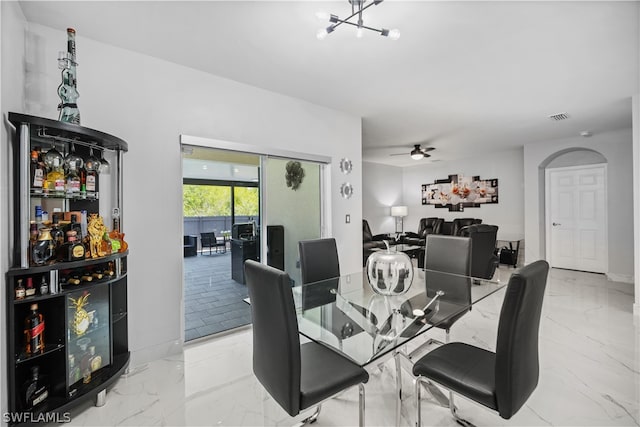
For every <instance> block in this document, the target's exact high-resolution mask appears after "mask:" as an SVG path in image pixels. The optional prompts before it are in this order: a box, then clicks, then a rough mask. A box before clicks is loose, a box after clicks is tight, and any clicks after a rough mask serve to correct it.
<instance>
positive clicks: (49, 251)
mask: <svg viewBox="0 0 640 427" xmlns="http://www.w3.org/2000/svg"><path fill="white" fill-rule="evenodd" d="M31 252H32V253H31V257H32V258H31V259H32V260H33V262H34V263H35V264H36V265H42V264H45V263H46V262H47V261H49V260H51V259H53V257H54V256H55V255H56V245H55V243H54V241H53V238H52V237H51V229H49V228H41V229H40V234H39V235H38V240H37V241H36V242H35V243H34V244H33V249H32V251H31Z"/></svg>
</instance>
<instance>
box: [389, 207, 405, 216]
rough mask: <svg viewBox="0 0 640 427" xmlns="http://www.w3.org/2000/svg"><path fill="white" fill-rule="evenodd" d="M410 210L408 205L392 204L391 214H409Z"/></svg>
mask: <svg viewBox="0 0 640 427" xmlns="http://www.w3.org/2000/svg"><path fill="white" fill-rule="evenodd" d="M407 215H408V210H407V207H406V206H391V216H399V217H403V216H407Z"/></svg>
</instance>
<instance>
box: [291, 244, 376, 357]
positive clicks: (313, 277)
mask: <svg viewBox="0 0 640 427" xmlns="http://www.w3.org/2000/svg"><path fill="white" fill-rule="evenodd" d="M298 251H299V252H300V274H301V276H302V283H303V284H305V283H314V282H319V281H321V280H325V281H326V280H327V279H334V278H335V279H336V280H335V281H333V282H328V281H327V282H325V283H323V284H322V286H323V287H330V286H333V287H335V288H336V289H337V287H338V283H339V282H338V280H337V278H338V277H340V261H339V259H338V247H337V245H336V239H334V238H331V237H329V238H323V239H312V240H301V241H300V242H298ZM318 295H322V296H323V298H321V299H320V300H318V298H317V296H318ZM329 298H332V299H333V300H334V301H335V298H336V297H335V294H334V293H331V292H318V289H317V286H315V287H313V288H309V287H303V289H302V309H303V310H308V309H312V308H314V307H317V306H319V305H325V304H327V303H329V302H331V301H329ZM351 305H352V306H353V307H354V308H355V309H356V310H358V311H359V312H360V313H361V314H362V315H363V316H368V317H369V319H370V320H371V321H372V322H374V323H375V322H376V321H377V319H376V317H375V316H374V315H373V314H372V313H369V312H368V310H367V309H365V308H364V307H361V306H359V305H357V304H353V303H352V304H351ZM330 310H331V311H330V313H329V314H328V315H329V316H330V319H327V322H326V326H327V329H329V330H330V331H331V333H332V334H334V335H335V336H336V337H338V340H339V346H340V348H342V340H343V339H345V338H349V337H351V336H353V335H356V334H359V333H360V332H363V331H364V329H362V327H360V326H358V324H357V323H356V322H354V321H353V320H352V319H351V318H350V317H349V316H347V315H346V314H345V313H344V312H342V311H341V310H340V309H339V308H338V307H336V306H335V305H331V306H330Z"/></svg>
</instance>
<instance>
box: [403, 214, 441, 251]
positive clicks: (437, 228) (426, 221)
mask: <svg viewBox="0 0 640 427" xmlns="http://www.w3.org/2000/svg"><path fill="white" fill-rule="evenodd" d="M443 223H444V219H442V218H436V217H429V218H421V219H420V222H419V223H418V232H417V233H413V232H411V231H408V232H406V233H405V238H404V240H403V243H406V244H408V245H416V246H424V245H425V244H426V241H425V239H426V238H427V234H440V233H441V231H442V224H443Z"/></svg>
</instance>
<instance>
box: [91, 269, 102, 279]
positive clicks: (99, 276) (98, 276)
mask: <svg viewBox="0 0 640 427" xmlns="http://www.w3.org/2000/svg"><path fill="white" fill-rule="evenodd" d="M91 276H93V278H94V279H95V280H102V278H103V277H104V274H102V270H101V269H100V268H95V269H94V270H93V271H92V272H91Z"/></svg>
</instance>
